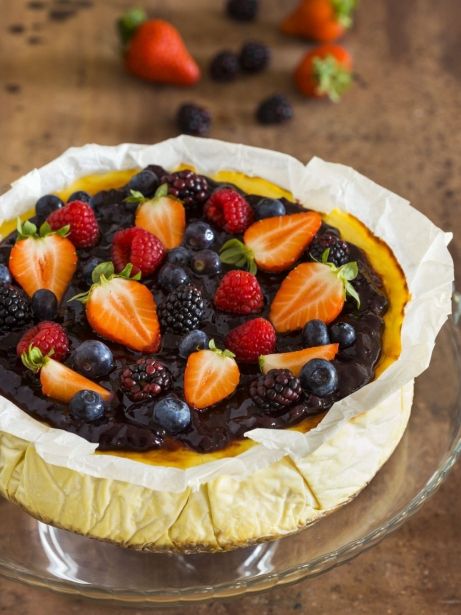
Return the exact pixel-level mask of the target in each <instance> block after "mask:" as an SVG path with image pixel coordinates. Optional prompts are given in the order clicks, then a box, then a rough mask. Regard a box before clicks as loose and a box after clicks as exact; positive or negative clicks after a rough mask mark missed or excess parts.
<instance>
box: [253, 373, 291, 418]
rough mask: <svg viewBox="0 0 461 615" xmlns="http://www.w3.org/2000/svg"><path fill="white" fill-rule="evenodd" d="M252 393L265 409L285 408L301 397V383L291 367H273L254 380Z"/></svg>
mask: <svg viewBox="0 0 461 615" xmlns="http://www.w3.org/2000/svg"><path fill="white" fill-rule="evenodd" d="M250 395H251V397H252V399H253V401H254V402H255V404H256V405H257V406H259V407H260V408H262V409H263V410H269V411H271V410H284V409H285V408H289V407H290V406H293V405H294V404H296V403H297V402H298V401H299V399H300V398H301V395H302V389H301V383H300V382H299V379H298V378H296V376H294V375H293V374H292V373H291V372H290V370H289V369H271V370H270V371H269V372H268V373H267V374H263V375H262V376H258V377H257V378H256V379H255V380H253V382H252V383H251V384H250Z"/></svg>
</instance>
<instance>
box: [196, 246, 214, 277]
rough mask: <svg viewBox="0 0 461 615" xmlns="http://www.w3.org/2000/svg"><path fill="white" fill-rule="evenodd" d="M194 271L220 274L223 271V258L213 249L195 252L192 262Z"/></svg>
mask: <svg viewBox="0 0 461 615" xmlns="http://www.w3.org/2000/svg"><path fill="white" fill-rule="evenodd" d="M190 266H191V269H192V271H194V272H195V273H198V274H199V275H210V276H213V275H218V274H219V273H221V259H220V258H219V254H218V253H217V252H214V251H213V250H200V251H199V252H194V254H193V255H192V258H191V263H190Z"/></svg>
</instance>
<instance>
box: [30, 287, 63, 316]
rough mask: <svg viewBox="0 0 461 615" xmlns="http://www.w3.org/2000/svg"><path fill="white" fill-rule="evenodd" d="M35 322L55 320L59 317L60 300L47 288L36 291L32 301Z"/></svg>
mask: <svg viewBox="0 0 461 615" xmlns="http://www.w3.org/2000/svg"><path fill="white" fill-rule="evenodd" d="M31 305H32V311H33V313H34V318H35V320H38V321H40V320H55V319H56V317H57V315H58V299H57V297H56V295H55V294H54V293H53V292H52V291H51V290H48V289H47V288H41V289H40V290H36V291H35V292H34V294H33V295H32V299H31Z"/></svg>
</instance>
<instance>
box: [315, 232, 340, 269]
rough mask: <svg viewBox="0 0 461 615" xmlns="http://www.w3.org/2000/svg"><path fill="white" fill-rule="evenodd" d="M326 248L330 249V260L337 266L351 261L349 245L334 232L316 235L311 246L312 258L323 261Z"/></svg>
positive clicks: (328, 258)
mask: <svg viewBox="0 0 461 615" xmlns="http://www.w3.org/2000/svg"><path fill="white" fill-rule="evenodd" d="M325 250H328V251H329V252H328V257H327V260H328V262H329V263H333V265H336V267H341V265H345V264H346V263H347V262H349V246H348V245H347V243H346V242H345V241H342V240H341V239H340V238H339V237H338V236H337V235H335V234H334V233H328V232H327V233H322V234H321V235H316V236H315V237H314V239H313V240H312V243H311V245H310V246H309V257H310V258H311V259H312V260H316V261H321V260H322V256H323V253H324V252H325Z"/></svg>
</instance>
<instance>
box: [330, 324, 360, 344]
mask: <svg viewBox="0 0 461 615" xmlns="http://www.w3.org/2000/svg"><path fill="white" fill-rule="evenodd" d="M330 337H331V341H332V342H337V343H338V344H339V347H340V348H348V347H349V346H352V344H353V343H354V342H355V340H356V338H357V334H356V332H355V329H354V327H353V326H352V325H350V324H349V323H348V322H337V323H335V324H334V325H331V327H330Z"/></svg>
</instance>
